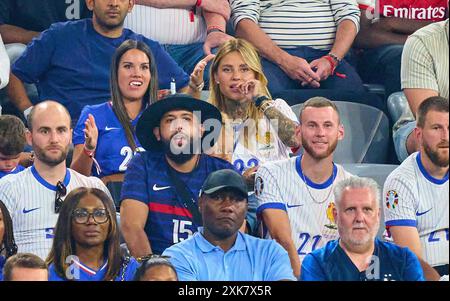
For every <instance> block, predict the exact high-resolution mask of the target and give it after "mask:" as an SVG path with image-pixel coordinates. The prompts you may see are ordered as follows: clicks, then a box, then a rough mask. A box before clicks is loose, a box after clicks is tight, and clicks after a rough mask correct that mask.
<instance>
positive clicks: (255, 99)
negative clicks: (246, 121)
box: [253, 95, 269, 109]
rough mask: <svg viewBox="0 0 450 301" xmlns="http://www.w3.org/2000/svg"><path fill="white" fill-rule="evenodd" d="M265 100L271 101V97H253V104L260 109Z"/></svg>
mask: <svg viewBox="0 0 450 301" xmlns="http://www.w3.org/2000/svg"><path fill="white" fill-rule="evenodd" d="M265 100H269V97H267V96H266V95H261V96H255V97H253V102H254V103H255V106H256V107H257V108H258V109H259V107H260V106H261V104H262V103H263V101H265Z"/></svg>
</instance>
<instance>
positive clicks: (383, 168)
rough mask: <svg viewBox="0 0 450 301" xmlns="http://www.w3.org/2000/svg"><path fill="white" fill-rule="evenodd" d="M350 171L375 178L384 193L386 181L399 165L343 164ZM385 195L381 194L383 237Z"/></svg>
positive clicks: (379, 235) (381, 232)
mask: <svg viewBox="0 0 450 301" xmlns="http://www.w3.org/2000/svg"><path fill="white" fill-rule="evenodd" d="M342 166H343V167H344V168H345V170H346V171H348V172H349V173H351V174H353V175H355V176H359V177H367V178H372V179H374V180H375V181H376V182H377V183H378V185H379V186H380V193H381V194H383V186H384V181H385V180H386V178H387V177H388V176H389V174H390V173H391V172H392V171H393V170H394V169H396V168H397V167H398V165H390V164H343V165H342ZM383 206H384V195H381V204H380V209H381V218H380V229H379V230H378V238H380V239H382V238H383V233H384V229H385V227H384V210H383Z"/></svg>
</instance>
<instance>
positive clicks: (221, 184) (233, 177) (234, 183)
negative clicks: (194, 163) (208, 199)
mask: <svg viewBox="0 0 450 301" xmlns="http://www.w3.org/2000/svg"><path fill="white" fill-rule="evenodd" d="M224 188H232V189H234V190H236V191H238V192H239V193H240V194H242V196H244V197H245V198H246V199H248V193H247V185H246V184H245V181H244V177H242V176H241V175H240V174H239V173H237V172H235V171H234V170H232V169H221V170H217V171H214V172H212V173H210V174H209V176H208V177H207V178H206V180H205V182H204V183H203V186H202V189H201V190H200V196H201V195H202V194H204V193H206V194H213V193H214V192H216V191H219V190H221V189H224Z"/></svg>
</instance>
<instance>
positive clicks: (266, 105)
mask: <svg viewBox="0 0 450 301" xmlns="http://www.w3.org/2000/svg"><path fill="white" fill-rule="evenodd" d="M273 107H275V102H274V101H273V100H266V101H264V102H263V103H262V105H261V106H260V107H259V110H260V111H261V112H263V114H264V113H266V111H267V110H268V109H270V108H273Z"/></svg>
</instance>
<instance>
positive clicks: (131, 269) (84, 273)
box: [48, 258, 139, 281]
mask: <svg viewBox="0 0 450 301" xmlns="http://www.w3.org/2000/svg"><path fill="white" fill-rule="evenodd" d="M138 268H139V263H138V262H137V261H136V260H135V259H134V258H130V261H129V262H128V264H127V265H126V267H125V270H124V268H123V267H121V268H120V271H119V274H118V275H117V277H116V278H114V281H133V279H134V274H135V273H136V270H137V269H138ZM69 269H70V270H69V273H67V274H69V275H67V274H66V277H67V276H69V277H70V279H65V278H62V277H61V276H59V275H58V274H57V273H56V270H55V265H54V264H53V263H52V264H51V265H50V266H49V268H48V281H68V280H76V281H103V279H104V278H105V275H106V271H107V270H108V261H106V262H105V263H104V264H103V265H102V266H101V267H100V269H99V270H98V271H95V270H93V269H91V268H89V267H88V266H86V265H84V264H83V263H81V262H79V261H73V262H72V264H71V265H70V266H69Z"/></svg>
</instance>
